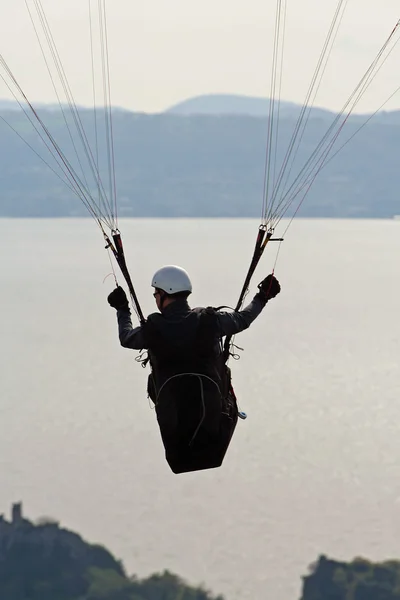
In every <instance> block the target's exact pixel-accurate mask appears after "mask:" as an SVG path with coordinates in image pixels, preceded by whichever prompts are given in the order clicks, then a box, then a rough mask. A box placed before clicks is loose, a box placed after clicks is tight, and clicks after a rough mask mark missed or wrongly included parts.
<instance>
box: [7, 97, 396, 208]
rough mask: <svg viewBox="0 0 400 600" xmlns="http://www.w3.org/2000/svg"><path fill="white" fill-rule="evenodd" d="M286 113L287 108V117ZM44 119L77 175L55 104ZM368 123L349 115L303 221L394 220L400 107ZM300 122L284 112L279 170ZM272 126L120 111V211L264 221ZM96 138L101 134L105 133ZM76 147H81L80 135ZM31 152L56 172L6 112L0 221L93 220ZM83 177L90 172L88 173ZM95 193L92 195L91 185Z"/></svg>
mask: <svg viewBox="0 0 400 600" xmlns="http://www.w3.org/2000/svg"><path fill="white" fill-rule="evenodd" d="M292 108H293V107H292ZM290 109H291V106H290V105H289V106H288V107H287V110H288V111H289V113H290ZM40 114H41V116H42V118H43V121H44V122H45V123H46V126H47V127H48V129H49V130H50V132H51V133H52V135H53V136H54V138H55V139H56V140H57V142H58V144H59V146H60V147H61V148H62V149H63V151H64V152H65V154H66V155H67V156H68V157H69V159H70V160H71V162H72V163H73V164H74V165H75V166H76V167H77V168H78V170H79V171H80V167H79V165H77V160H76V158H75V157H74V151H73V147H72V143H71V139H70V137H69V133H68V130H67V128H66V126H65V123H64V119H63V117H62V115H61V113H60V111H59V110H57V109H56V108H55V107H52V108H51V110H49V109H47V108H42V109H40ZM80 114H81V118H82V123H83V125H84V128H85V130H86V132H87V136H88V139H89V140H90V141H91V142H92V146H93V147H94V139H95V129H96V128H95V122H94V112H93V109H80ZM100 116H101V115H98V117H99V122H100ZM325 117H326V118H325ZM2 118H3V119H5V121H6V122H7V123H8V125H9V127H7V125H6V124H5V123H4V121H3V122H2V121H1V119H2ZM365 118H366V117H361V116H360V115H356V116H353V117H351V118H350V119H349V121H348V123H347V124H346V127H345V128H344V130H343V132H342V136H341V137H340V138H339V143H338V147H339V146H340V145H341V143H343V142H344V141H345V140H347V139H349V138H351V137H352V136H355V137H354V139H352V140H351V142H350V143H349V144H348V145H347V146H345V147H344V148H343V150H342V151H341V152H340V153H339V154H338V156H336V157H335V158H334V160H332V161H331V162H330V163H329V164H328V165H327V166H326V168H324V169H323V171H321V173H320V174H319V176H318V178H317V179H316V181H315V183H314V185H313V186H312V188H311V191H310V193H309V194H308V196H307V199H306V201H305V202H304V204H303V205H302V208H301V211H300V213H299V216H303V217H320V218H323V217H340V218H352V217H357V218H392V217H393V215H398V214H400V198H399V194H398V190H399V186H400V170H399V166H398V155H399V150H400V111H396V112H392V113H391V112H388V113H380V114H379V115H377V116H376V117H374V119H372V120H371V121H370V123H369V124H368V126H366V127H365V128H364V129H362V130H361V131H360V132H359V131H358V130H359V127H360V124H361V123H362V122H363V121H365ZM333 119H334V115H333V114H332V113H329V112H328V111H325V112H324V113H323V118H320V117H316V116H315V113H313V114H312V116H311V118H310V119H309V122H308V124H307V128H306V130H305V131H304V134H303V136H302V139H301V144H300V146H299V149H298V154H297V158H296V161H295V163H294V165H293V168H292V169H291V177H292V178H294V177H295V176H296V174H297V173H298V169H299V167H300V166H303V165H304V164H305V163H306V161H307V160H308V158H309V157H310V155H311V154H312V153H313V151H314V150H315V148H316V147H317V145H318V143H319V142H320V140H321V138H322V136H323V135H324V133H325V132H326V130H327V128H328V127H329V125H330V123H331V122H332V120H333ZM294 125H295V122H294V120H293V114H289V116H284V111H282V112H281V119H280V127H279V136H280V146H279V152H278V153H277V159H278V164H281V162H282V160H283V158H284V154H285V152H286V148H287V146H288V143H289V140H290V137H291V135H292V133H293V128H294ZM267 126H268V119H267V117H266V116H263V117H260V116H258V117H257V116H249V115H242V114H218V115H214V114H200V115H198V114H197V115H191V114H189V115H182V114H177V113H174V112H173V111H172V112H167V113H162V114H156V115H153V114H151V115H149V114H137V113H132V112H129V111H124V110H116V111H114V118H113V133H114V144H115V165H116V178H117V191H118V198H119V201H118V205H119V215H120V216H121V217H123V216H125V217H256V218H257V217H259V215H260V211H261V204H262V193H263V180H264V167H265V149H266V132H267ZM16 131H17V132H18V133H19V134H20V135H21V136H22V137H23V138H24V140H25V141H26V142H27V144H29V145H30V146H31V148H29V147H28V146H27V145H26V144H25V143H23V141H22V140H21V139H20V137H18V136H17V135H16V133H15V132H16ZM98 133H99V137H101V136H100V133H101V132H100V131H99V130H98ZM101 139H103V138H101ZM75 142H76V144H77V146H78V147H79V145H80V142H79V139H78V138H77V136H76V135H75ZM32 148H33V149H34V150H35V151H36V152H38V153H39V154H40V155H41V156H42V157H43V158H44V159H45V160H46V161H47V162H48V163H49V164H50V166H52V167H55V163H54V160H53V158H52V156H49V154H48V152H47V150H46V148H45V147H44V145H43V143H42V142H41V141H40V139H39V138H38V135H37V133H36V132H35V131H34V129H33V128H32V126H31V125H30V124H29V123H28V122H27V120H26V117H25V116H24V114H23V113H22V112H21V111H15V110H6V111H4V110H3V111H1V110H0V178H1V192H0V216H2V217H64V216H70V217H72V216H87V215H88V213H87V211H86V209H85V207H84V206H83V204H82V203H81V202H80V200H79V199H77V198H76V197H75V196H74V195H73V193H72V192H71V191H70V190H69V189H68V188H67V187H66V186H65V185H64V184H63V183H62V182H61V181H60V180H59V179H58V178H57V177H56V176H55V174H54V173H53V172H52V171H51V170H50V168H49V166H48V165H46V164H44V162H42V161H41V160H40V159H39V158H38V156H37V155H35V154H34V152H32ZM100 155H101V156H103V157H104V156H105V149H104V145H103V147H100ZM104 162H105V160H103V165H104ZM83 164H86V165H87V163H85V162H84V163H83ZM100 168H102V164H100ZM87 171H88V170H87V167H86V170H85V176H86V175H87V174H88V173H87ZM105 180H106V181H108V180H107V178H105ZM92 191H93V193H94V194H95V193H96V189H93V186H92ZM288 214H290V213H288Z"/></svg>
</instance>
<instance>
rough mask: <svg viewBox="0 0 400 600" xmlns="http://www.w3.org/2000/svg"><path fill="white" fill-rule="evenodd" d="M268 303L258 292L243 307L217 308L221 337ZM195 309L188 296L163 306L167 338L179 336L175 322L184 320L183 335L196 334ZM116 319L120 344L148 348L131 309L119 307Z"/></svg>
mask: <svg viewBox="0 0 400 600" xmlns="http://www.w3.org/2000/svg"><path fill="white" fill-rule="evenodd" d="M265 304H266V303H265V300H263V299H262V298H261V297H260V295H259V294H256V295H255V296H254V298H253V300H252V301H251V302H250V304H248V305H247V306H246V307H245V308H244V309H243V310H241V311H237V312H225V311H218V314H217V321H218V330H217V335H218V337H219V338H222V337H223V336H231V335H235V334H236V333H240V332H241V331H244V330H245V329H247V328H248V327H249V326H250V325H251V323H252V322H253V321H254V320H255V319H256V318H257V317H258V315H259V314H260V313H261V311H262V310H263V308H264V306H265ZM199 310H201V309H200V308H196V309H194V311H195V312H197V311H199ZM192 312H193V311H192V309H191V308H190V306H189V304H188V302H187V300H183V299H177V300H175V301H174V302H172V303H171V304H169V305H168V306H167V307H166V308H165V309H164V310H163V312H162V315H160V316H161V317H162V318H161V319H160V321H159V325H160V327H161V328H162V332H163V334H164V335H165V337H166V339H169V340H171V342H173V341H174V340H175V339H176V326H177V325H179V324H183V323H184V324H185V325H184V326H183V327H182V328H180V329H181V333H183V335H184V339H185V340H186V339H190V338H191V337H192V336H193V334H194V330H195V328H196V325H197V320H196V319H193V318H191V316H190V315H191V313H192ZM157 314H158V313H157ZM117 319H118V330H119V341H120V342H121V346H123V347H124V348H131V349H132V350H144V349H148V348H147V344H146V339H145V336H144V335H143V329H142V327H141V326H139V327H133V326H132V320H131V312H130V310H129V309H122V310H118V311H117Z"/></svg>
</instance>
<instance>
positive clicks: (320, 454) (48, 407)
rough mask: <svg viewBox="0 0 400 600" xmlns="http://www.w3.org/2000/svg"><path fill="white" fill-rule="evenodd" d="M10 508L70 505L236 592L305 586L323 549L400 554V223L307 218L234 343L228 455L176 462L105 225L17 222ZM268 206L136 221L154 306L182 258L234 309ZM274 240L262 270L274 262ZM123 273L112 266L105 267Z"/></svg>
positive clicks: (285, 594) (6, 392)
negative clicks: (257, 312)
mask: <svg viewBox="0 0 400 600" xmlns="http://www.w3.org/2000/svg"><path fill="white" fill-rule="evenodd" d="M0 223H1V225H2V236H1V242H0V244H1V253H0V263H1V265H0V272H1V280H0V286H1V294H0V298H1V300H0V302H1V311H0V331H1V363H0V380H1V399H0V477H1V485H0V508H1V510H2V511H4V512H6V513H8V511H9V508H10V505H11V503H12V502H14V501H18V500H23V502H24V509H25V513H26V516H27V517H28V518H32V519H36V518H37V517H39V516H41V515H48V516H52V517H55V518H57V519H59V520H60V521H61V523H62V524H63V525H64V526H66V527H69V528H72V529H74V530H77V531H78V532H80V533H81V534H82V535H83V536H84V537H85V538H87V539H88V540H90V541H92V542H100V543H103V544H104V545H106V546H107V547H109V548H110V550H111V551H112V552H113V553H114V554H115V555H116V556H117V557H118V558H121V559H122V560H123V561H124V564H125V566H126V568H127V571H128V572H129V573H136V574H138V575H139V576H146V575H148V574H150V573H152V572H154V571H159V570H163V569H164V568H168V569H170V570H172V571H173V572H175V573H177V574H179V575H181V576H182V577H183V578H185V579H187V580H188V581H190V582H191V583H193V584H197V583H200V582H205V584H206V586H207V587H209V588H210V589H212V591H213V592H215V593H223V594H224V595H225V596H226V600H250V599H251V600H254V599H257V600H258V599H260V600H263V599H264V598H270V599H271V600H272V599H273V600H296V599H298V598H299V595H300V590H301V576H302V575H304V574H306V573H307V569H308V566H309V564H310V563H312V562H313V561H314V560H315V559H316V558H317V557H318V555H319V554H322V553H323V554H327V555H329V556H331V557H333V558H337V559H345V560H347V559H351V558H353V557H354V556H357V555H363V556H365V557H367V558H371V559H386V558H389V557H400V545H399V535H400V517H399V515H400V468H399V463H400V435H399V422H400V276H399V275H400V268H399V260H400V223H399V222H396V221H340V220H335V221H333V220H326V221H324V220H315V221H308V220H296V221H295V222H294V223H293V225H292V226H291V228H290V229H289V231H288V234H287V236H286V240H285V242H284V243H283V244H282V246H281V250H280V253H279V260H278V263H277V266H276V276H277V277H278V279H279V280H280V282H281V285H282V293H281V294H280V295H279V296H278V297H277V298H276V299H275V300H273V301H272V302H271V303H269V304H268V305H267V306H266V308H265V311H264V312H263V314H262V315H261V316H260V317H259V319H258V320H257V321H256V322H255V323H254V324H253V325H252V327H251V328H250V329H249V330H248V331H246V332H244V333H242V334H241V335H240V336H238V337H237V338H236V341H237V343H238V344H239V345H240V346H242V347H244V349H245V350H244V352H243V353H242V357H241V360H240V361H238V362H234V363H233V364H231V366H232V368H233V376H234V384H235V388H236V391H237V394H238V397H239V398H240V401H241V407H242V409H243V410H245V411H247V412H248V414H249V417H248V420H247V421H245V422H241V421H240V422H239V424H238V427H237V431H236V434H235V437H234V439H233V441H232V444H231V448H230V450H229V453H228V454H227V456H226V459H225V462H224V464H223V466H222V468H220V469H217V470H213V471H208V472H201V473H195V474H186V475H180V476H175V475H173V474H172V472H171V471H170V470H169V467H168V465H167V463H166V462H165V460H164V458H163V450H162V445H161V440H160V436H159V432H158V427H157V424H156V422H155V415H154V412H153V411H152V410H151V408H150V406H149V403H148V400H147V398H146V393H145V383H146V377H147V371H145V370H143V369H142V368H141V367H140V366H139V365H138V364H137V363H135V360H134V358H135V356H136V352H134V351H130V350H126V349H123V348H121V347H120V345H119V342H118V337H117V327H116V318H115V313H114V311H113V309H111V308H110V307H109V306H108V303H107V300H106V297H107V295H108V293H109V292H110V291H111V290H112V289H113V287H114V283H113V279H112V277H107V275H108V274H109V273H110V271H111V266H110V263H109V261H108V258H107V253H106V252H105V250H104V249H103V247H104V244H103V240H102V237H101V234H100V231H99V230H98V229H97V228H96V225H95V223H94V221H92V220H90V219H88V220H76V221H75V220H58V221H56V220H4V219H3V220H1V221H0ZM257 227H258V223H257V221H253V220H244V221H243V220H210V221H208V220H192V221H191V220H140V221H139V220H138V221H121V222H120V229H121V232H122V234H123V238H124V240H125V250H126V255H127V260H128V264H129V266H130V270H131V274H132V278H133V280H134V282H135V284H136V287H137V291H138V294H139V297H140V299H141V301H142V305H143V309H144V312H145V313H148V312H150V311H153V309H154V304H153V303H154V300H153V297H152V290H151V289H150V288H149V281H150V278H151V275H152V273H153V272H154V271H155V270H156V269H157V268H158V267H159V266H161V265H163V264H165V263H177V264H181V265H182V266H184V267H185V268H186V269H187V270H188V271H189V272H190V273H191V276H192V279H193V282H194V287H195V291H194V293H193V295H192V297H191V298H192V305H209V304H213V305H221V304H228V305H233V304H235V302H236V299H237V296H238V293H239V291H240V287H241V285H242V282H243V277H244V275H245V271H246V269H247V266H248V262H249V259H250V255H251V253H252V249H253V243H254V240H255V236H256V232H257ZM276 251H277V246H273V245H271V246H270V247H269V248H268V249H267V251H266V254H265V256H264V257H263V260H262V262H261V265H260V266H259V269H258V271H257V273H256V276H255V279H254V282H253V286H252V291H256V284H257V283H258V281H260V280H261V279H262V278H263V277H264V276H265V275H267V274H268V272H270V270H271V268H272V266H273V264H274V261H275V257H276ZM105 278H106V279H105Z"/></svg>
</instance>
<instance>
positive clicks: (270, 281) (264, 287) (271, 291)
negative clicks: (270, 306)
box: [257, 275, 281, 302]
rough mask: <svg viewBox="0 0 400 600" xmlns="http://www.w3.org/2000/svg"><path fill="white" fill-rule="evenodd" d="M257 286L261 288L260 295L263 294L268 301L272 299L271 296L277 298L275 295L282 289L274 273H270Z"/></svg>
mask: <svg viewBox="0 0 400 600" xmlns="http://www.w3.org/2000/svg"><path fill="white" fill-rule="evenodd" d="M257 287H258V289H259V290H260V292H259V293H260V295H262V296H263V298H264V300H265V301H266V302H268V300H271V298H275V296H277V295H278V294H279V292H280V291H281V286H280V284H279V281H278V280H277V279H276V277H275V276H274V275H268V277H266V278H265V279H263V280H262V282H261V283H259V284H258V286H257Z"/></svg>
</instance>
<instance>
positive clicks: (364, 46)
mask: <svg viewBox="0 0 400 600" xmlns="http://www.w3.org/2000/svg"><path fill="white" fill-rule="evenodd" d="M37 2H38V0H36V3H37ZM27 4H28V5H29V6H30V7H34V3H32V0H27V1H26V2H25V0H0V53H1V55H2V56H3V57H4V58H5V60H6V61H7V64H8V65H9V66H10V68H11V69H12V71H13V73H14V75H15V77H16V79H17V80H18V82H19V83H20V84H21V85H22V87H23V88H24V90H25V91H26V94H27V96H28V98H29V99H30V100H33V101H36V102H38V101H40V102H54V101H55V100H56V95H55V92H54V90H53V88H52V84H51V80H50V77H49V74H48V72H47V70H46V66H45V62H44V60H43V57H42V55H41V52H40V48H39V45H38V43H37V39H36V37H35V33H34V29H33V27H32V23H31V21H30V19H29V14H28V11H27V7H26V5H27ZM41 4H42V6H43V9H44V12H45V14H46V17H47V19H48V22H49V24H50V27H51V31H52V35H53V37H54V39H55V42H56V45H57V49H58V52H59V54H60V56H61V58H62V63H63V67H64V69H65V72H66V73H67V76H68V81H69V84H70V86H71V89H72V91H73V95H74V98H75V101H76V102H77V103H79V104H85V105H93V78H92V72H93V71H94V73H95V74H96V77H95V90H96V98H97V100H96V102H98V98H99V97H100V91H101V63H100V61H99V56H100V53H99V50H98V45H97V43H95V47H96V49H95V59H94V69H92V64H91V54H90V27H89V18H88V14H89V0H68V1H67V0H42V2H41ZM337 5H338V0H287V4H286V30H285V46H284V48H285V51H284V69H283V74H282V90H281V97H282V99H284V100H288V101H293V102H303V100H304V98H305V94H306V91H307V88H308V86H309V83H310V80H311V77H312V75H313V72H314V70H315V66H316V64H317V61H318V58H319V55H320V52H321V48H322V45H323V43H324V40H325V38H326V34H327V31H328V28H329V26H330V23H331V21H332V17H333V14H334V11H335V9H336V7H337ZM276 6H277V0H246V1H244V0H201V2H200V1H196V2H194V1H193V0H168V1H167V0H141V1H140V2H139V1H137V0H108V4H107V24H108V37H107V41H108V49H109V61H110V81H111V99H112V103H113V104H114V105H117V106H121V107H124V108H127V109H129V110H136V111H143V112H160V111H163V110H165V109H167V108H169V107H170V106H172V105H174V104H176V103H178V102H180V101H182V100H185V99H187V98H190V97H193V96H198V95H202V94H214V93H232V94H243V95H247V96H256V97H269V95H270V85H271V63H272V48H273V39H274V31H275V14H276ZM92 10H93V13H96V10H97V0H92ZM399 18H400V4H399V0H380V1H379V2H378V1H377V0H348V2H347V8H346V11H345V13H344V16H343V19H342V21H341V26H340V29H339V33H338V36H337V38H336V42H335V46H334V49H333V51H332V54H331V58H330V60H329V63H328V66H327V70H326V73H325V76H324V79H323V80H322V82H321V85H320V87H319V92H318V95H317V97H316V99H315V101H314V104H315V105H316V106H321V107H325V108H329V109H332V110H338V109H340V108H341V107H342V106H343V104H344V102H345V101H346V100H347V98H348V97H349V95H350V94H351V92H352V91H353V89H354V87H355V86H356V84H357V83H358V82H359V80H360V78H361V77H362V75H363V74H364V73H365V71H366V70H367V68H368V67H369V65H370V63H371V62H372V60H373V59H374V58H375V56H376V55H377V53H378V52H379V50H380V48H381V46H382V45H383V43H384V41H385V40H386V39H387V37H388V36H389V34H390V32H391V30H392V29H393V27H394V26H395V24H396V22H397V21H398V20H399ZM92 31H93V37H94V40H95V42H97V39H98V32H99V27H98V25H97V24H96V25H94V26H93V29H92ZM398 33H399V35H398V36H397V38H396V39H399V38H400V30H399V32H398ZM399 61H400V43H399V44H398V45H397V46H396V47H395V48H394V50H393V52H392V54H391V56H390V57H389V59H388V61H387V63H386V64H385V65H384V67H383V68H382V70H381V72H380V73H379V75H378V77H377V78H376V80H375V82H374V83H373V84H372V86H371V88H370V89H369V90H368V93H367V94H366V95H365V97H364V99H363V100H362V102H361V103H360V105H359V107H358V109H357V112H367V111H374V110H376V109H378V108H379V107H380V106H381V105H382V103H384V102H385V101H386V100H387V99H388V98H389V96H390V95H391V94H392V93H393V92H394V91H395V90H396V89H397V88H398V87H400V70H399V68H398V64H399ZM0 72H1V71H0ZM0 98H3V99H4V98H12V95H11V93H10V92H9V90H8V89H7V87H6V85H5V84H4V82H3V81H2V80H0ZM385 108H386V109H388V110H389V109H394V108H400V92H399V93H397V95H396V96H395V97H394V98H393V99H392V100H391V102H390V103H389V104H387V105H386V107H385Z"/></svg>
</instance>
